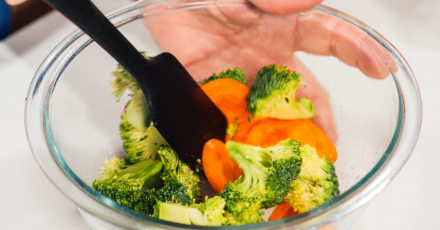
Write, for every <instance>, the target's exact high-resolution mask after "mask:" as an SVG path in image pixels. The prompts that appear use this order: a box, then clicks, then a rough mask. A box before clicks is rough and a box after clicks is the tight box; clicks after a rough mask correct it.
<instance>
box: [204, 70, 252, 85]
mask: <svg viewBox="0 0 440 230" xmlns="http://www.w3.org/2000/svg"><path fill="white" fill-rule="evenodd" d="M221 78H229V79H232V80H236V81H238V82H241V83H243V84H247V80H246V75H244V72H243V71H242V70H241V69H239V68H235V69H228V70H225V71H223V72H221V73H220V74H219V75H216V74H215V73H214V74H212V75H211V77H209V78H206V79H205V80H204V82H205V84H206V83H208V82H210V81H214V80H216V79H221Z"/></svg>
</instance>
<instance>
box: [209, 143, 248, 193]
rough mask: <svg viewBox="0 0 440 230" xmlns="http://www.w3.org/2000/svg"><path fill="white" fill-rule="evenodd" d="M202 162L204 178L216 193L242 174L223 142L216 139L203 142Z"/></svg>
mask: <svg viewBox="0 0 440 230" xmlns="http://www.w3.org/2000/svg"><path fill="white" fill-rule="evenodd" d="M202 164H203V170H204V171H205V175H206V178H207V179H208V181H209V184H210V185H211V187H212V189H213V190H214V191H215V192H216V193H217V194H219V193H220V192H221V191H222V190H224V189H225V185H226V184H228V182H229V181H231V182H234V181H235V180H237V179H238V178H239V177H240V175H241V174H242V171H241V170H240V168H239V167H238V164H237V163H236V162H235V161H234V160H232V159H231V158H230V157H229V155H228V152H227V150H226V146H225V143H223V142H222V141H220V140H217V139H211V140H209V141H208V142H206V143H205V146H204V147H203V153H202Z"/></svg>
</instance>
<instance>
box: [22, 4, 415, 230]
mask: <svg viewBox="0 0 440 230" xmlns="http://www.w3.org/2000/svg"><path fill="white" fill-rule="evenodd" d="M164 2H180V1H179V0H177V1H176V0H157V1H150V2H135V3H132V4H129V5H126V6H123V7H121V8H118V9H116V10H114V11H112V12H110V13H109V14H107V17H108V18H110V19H111V18H115V17H117V16H121V15H124V14H125V13H128V12H131V11H133V10H137V9H139V8H141V7H144V6H146V5H152V4H158V3H164ZM182 2H183V4H179V5H175V6H174V7H171V9H177V8H191V7H207V6H209V5H214V2H211V1H208V2H205V1H193V2H189V3H188V2H186V1H182ZM244 2H245V1H240V0H239V1H227V2H226V1H225V2H222V3H220V4H244ZM215 4H219V3H218V2H217V3H215ZM160 10H162V8H161V9H160ZM314 10H317V11H320V12H324V13H327V14H330V15H333V16H336V17H338V18H340V19H342V20H345V21H348V22H350V23H351V24H353V25H355V26H357V27H359V28H361V29H362V30H363V31H365V32H367V33H368V34H369V35H370V36H372V37H373V38H375V39H376V41H378V42H379V43H380V44H381V45H382V46H383V47H385V48H386V49H387V50H388V52H390V53H391V54H393V56H394V57H395V58H397V59H398V60H399V61H400V62H402V63H403V66H404V67H406V68H407V70H409V71H406V73H407V75H409V77H410V78H411V79H412V82H413V90H415V92H416V96H417V98H418V100H417V101H416V102H415V103H413V104H414V105H413V104H410V105H409V104H408V103H404V102H405V100H404V99H405V98H404V97H403V96H402V91H401V88H400V84H401V83H400V82H399V81H398V79H396V77H395V76H394V74H393V73H391V75H392V76H393V79H394V81H395V83H396V88H397V91H398V95H399V115H398V122H397V125H396V130H395V132H394V135H393V138H392V141H391V142H390V145H389V146H388V148H387V150H386V151H385V153H384V154H383V156H382V158H381V159H380V160H379V161H378V162H377V163H376V165H375V166H374V167H373V169H372V170H371V171H370V172H369V173H368V174H367V175H366V176H364V178H362V179H361V180H359V181H358V182H357V183H356V184H355V185H353V186H352V187H351V188H350V189H348V190H347V191H345V192H344V193H342V194H341V195H339V196H338V197H336V198H334V199H332V200H331V201H330V202H327V203H325V204H323V205H321V206H319V207H317V208H315V209H313V210H311V211H309V212H306V213H302V214H300V215H297V216H293V217H289V218H285V219H281V220H277V221H272V222H266V223H259V224H252V225H242V226H234V227H231V226H221V227H211V228H216V229H223V228H227V229H257V228H258V229H259V228H270V227H275V226H279V225H282V224H288V225H289V226H291V225H294V224H299V223H303V222H306V221H308V220H311V219H313V218H315V217H318V216H327V218H324V221H318V223H317V225H313V226H314V227H316V226H323V225H325V224H327V223H329V222H331V221H335V220H337V219H340V218H342V217H343V216H345V215H347V214H348V213H350V212H352V211H354V210H356V209H357V208H359V207H361V206H362V205H364V204H365V203H367V202H368V201H369V200H371V199H372V198H373V197H374V196H375V195H376V194H378V193H379V192H380V191H381V190H382V189H383V188H384V187H385V186H386V185H387V184H388V183H389V182H390V181H391V179H392V178H393V177H394V176H395V175H396V174H397V172H398V171H399V170H400V168H401V167H403V165H404V163H405V162H406V161H407V159H408V158H409V156H410V155H411V152H412V149H413V148H414V146H415V143H416V142H417V137H418V134H419V132H420V126H421V100H420V93H419V91H418V86H417V83H416V81H415V78H414V76H413V73H412V71H411V70H410V67H409V65H408V64H407V63H406V61H405V59H404V58H403V57H402V56H401V55H400V53H399V52H398V51H397V50H396V49H395V48H394V47H393V46H392V45H391V44H390V43H389V42H388V41H387V40H386V39H384V38H383V37H382V36H381V35H379V34H378V33H377V32H375V31H373V30H372V29H371V28H369V27H367V26H366V25H364V24H363V23H362V22H359V21H358V20H356V19H354V18H352V17H350V16H348V15H345V14H343V13H341V12H338V11H336V10H333V9H331V8H329V7H325V6H318V7H315V8H314ZM143 15H145V13H143V14H139V15H138V16H135V17H139V16H140V17H142V16H143ZM135 17H131V19H132V20H135V19H134V18H135ZM126 20H128V19H126ZM124 21H125V20H124ZM130 22H131V21H130ZM127 23H128V22H127ZM83 35H84V34H83V32H82V31H80V30H76V31H74V32H73V33H72V34H71V35H69V36H68V37H67V38H65V39H64V40H63V41H61V43H60V44H59V45H58V46H57V47H56V48H55V49H54V50H52V52H51V53H50V54H49V55H48V56H47V57H46V59H45V60H44V61H43V63H42V64H41V66H40V67H39V69H38V70H37V72H36V74H35V76H34V78H33V80H32V83H31V86H30V88H29V92H28V100H27V102H26V112H25V115H26V118H25V122H26V133H27V137H28V142H29V144H30V146H31V149H32V152H33V154H34V157H35V158H36V159H37V161H38V162H39V164H40V167H41V168H42V169H43V171H44V172H45V174H46V176H47V177H48V178H49V179H50V180H51V181H52V183H54V184H55V185H56V186H57V187H58V188H59V189H60V190H61V191H62V192H63V193H64V194H65V195H66V196H67V197H69V198H70V199H71V200H72V201H74V202H75V203H76V204H77V205H78V206H79V207H81V208H84V209H85V210H86V211H87V212H89V213H91V214H92V215H95V216H99V217H100V218H102V219H104V220H106V221H108V222H111V223H114V224H116V225H119V223H118V222H117V221H112V220H111V218H109V217H108V216H106V215H105V214H104V215H102V214H100V215H97V214H96V213H95V212H94V211H93V210H92V209H90V208H87V207H84V205H82V204H84V203H83V202H79V201H78V199H76V198H75V197H73V196H72V195H71V194H70V193H69V192H68V191H66V190H65V189H63V188H61V187H60V186H59V185H58V183H57V179H55V178H54V177H55V176H52V175H51V173H52V172H49V170H47V169H46V168H45V167H44V166H43V164H42V159H41V158H42V154H40V151H36V149H35V148H34V146H35V145H36V144H35V142H36V140H35V138H34V135H32V134H33V133H35V134H37V133H38V135H40V136H41V135H43V136H44V140H45V142H46V143H45V144H46V147H47V148H46V149H45V150H46V151H44V152H45V155H46V157H48V156H50V157H51V158H52V160H53V163H54V164H56V165H57V167H59V169H60V171H61V173H63V175H64V176H65V177H67V179H68V180H69V181H70V184H73V185H74V186H77V187H78V188H77V189H79V191H82V192H84V193H85V194H86V195H87V197H88V199H90V200H89V201H91V202H92V203H96V204H99V205H103V206H104V207H105V208H107V209H116V210H118V211H119V214H122V215H126V216H127V217H128V218H130V219H134V220H137V221H140V222H145V224H146V226H148V225H158V226H160V227H165V228H166V227H177V228H183V229H189V228H190V229H202V228H206V227H205V226H188V225H182V224H177V223H171V222H166V221H162V220H159V219H156V218H153V217H149V216H147V215H145V214H142V213H139V212H136V211H134V210H131V209H129V208H126V207H123V206H121V205H119V204H117V203H116V202H113V201H112V200H110V199H109V198H107V197H105V196H103V195H101V194H99V193H97V192H96V191H94V190H93V189H92V188H91V187H90V186H88V185H87V184H85V183H84V182H83V181H82V180H81V179H79V178H78V177H77V176H76V175H75V174H74V173H73V171H72V170H70V168H69V167H68V165H67V164H66V163H65V162H64V160H63V158H62V156H61V154H60V153H59V152H58V150H57V148H56V145H55V143H54V141H53V140H52V138H51V129H50V125H49V122H48V121H49V120H48V119H49V112H48V111H49V110H48V108H49V103H50V96H51V93H52V92H53V89H54V87H55V83H56V81H57V80H58V79H59V77H60V76H61V75H62V71H63V70H61V71H60V72H59V74H58V76H51V77H50V79H48V78H47V77H46V78H45V76H46V73H47V72H48V70H49V69H50V68H53V66H52V63H53V62H54V61H55V60H56V59H57V58H58V57H59V56H60V55H61V54H62V53H63V52H64V51H65V49H66V48H67V47H69V46H70V45H73V44H75V41H76V40H77V39H78V38H79V37H81V36H83ZM89 43H90V40H89V42H88V43H87V44H89ZM87 44H86V45H82V46H81V47H77V48H76V49H77V51H76V52H75V53H74V54H73V55H70V54H69V60H67V61H66V62H63V69H64V68H65V67H66V66H67V65H68V64H69V63H70V61H71V60H72V58H73V57H75V56H76V54H77V53H78V52H79V51H81V50H82V49H84V48H85V47H86V46H87ZM41 83H46V84H48V85H46V86H48V91H47V92H46V94H44V93H41V95H40V98H39V99H38V100H35V99H36V98H35V97H34V96H35V92H36V91H37V90H40V91H41V89H40V87H41V85H40V84H41ZM38 102H39V104H41V105H43V106H40V107H38V106H37V107H38V109H39V110H38V111H36V109H33V107H35V105H36V104H38ZM408 107H409V108H411V109H413V110H417V111H418V115H419V116H420V119H419V122H415V124H413V125H412V126H411V127H408V125H407V124H406V123H405V121H406V120H407V119H411V118H408V117H407V116H404V115H405V111H406V109H408ZM35 115H38V116H35ZM413 119H414V118H413ZM415 119H417V116H416V117H415ZM36 122H40V123H41V124H42V125H39V126H38V125H37V127H39V128H38V130H36V129H35V128H31V127H35V125H32V124H35V123H36ZM404 124H405V125H404ZM411 124H412V123H411ZM410 130H412V135H410V137H407V138H406V139H409V140H410V143H409V144H407V146H408V147H409V148H408V147H407V148H404V149H403V150H402V151H396V148H395V147H397V146H398V144H399V143H402V140H401V136H402V133H403V132H409V131H410ZM407 143H408V142H407ZM391 156H392V157H391ZM396 157H397V159H396ZM393 159H394V161H392V160H393ZM105 208H104V209H105ZM113 211H114V210H113ZM326 213H327V215H325V214H326ZM120 226H121V225H120Z"/></svg>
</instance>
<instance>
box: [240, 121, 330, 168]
mask: <svg viewBox="0 0 440 230" xmlns="http://www.w3.org/2000/svg"><path fill="white" fill-rule="evenodd" d="M287 138H292V139H293V140H295V141H298V142H300V143H301V146H304V145H306V144H308V145H310V146H312V147H315V148H316V152H317V153H318V156H319V157H321V158H322V157H324V156H327V158H328V159H329V161H330V162H332V163H335V161H336V159H337V157H338V153H337V152H336V148H335V146H334V145H333V143H332V142H331V141H330V139H328V137H327V135H325V133H324V132H323V131H322V130H321V129H320V128H318V127H317V126H316V125H315V124H313V122H312V121H310V120H309V119H298V120H278V119H273V118H268V119H263V120H260V121H258V122H257V123H256V124H255V125H253V126H252V128H251V130H250V131H249V133H248V134H247V136H246V140H245V141H244V143H246V144H250V145H253V146H261V147H263V148H266V147H269V146H272V145H275V144H277V143H278V142H280V141H282V140H285V139H287Z"/></svg>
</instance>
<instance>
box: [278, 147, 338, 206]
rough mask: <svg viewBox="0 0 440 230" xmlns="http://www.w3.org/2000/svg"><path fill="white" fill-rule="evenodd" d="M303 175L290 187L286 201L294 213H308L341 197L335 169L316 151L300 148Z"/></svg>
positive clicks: (309, 148)
mask: <svg viewBox="0 0 440 230" xmlns="http://www.w3.org/2000/svg"><path fill="white" fill-rule="evenodd" d="M300 155H301V157H302V162H303V163H302V165H301V173H300V174H299V175H298V178H297V179H296V180H295V181H293V182H292V184H291V185H290V191H289V193H288V194H287V196H286V198H285V200H286V201H287V202H289V203H290V204H291V205H292V207H293V209H294V211H299V213H303V212H307V211H309V210H311V209H313V208H315V207H317V206H319V205H321V204H324V203H325V202H327V201H328V200H330V199H332V198H333V197H335V196H337V195H339V188H338V187H339V183H338V177H337V175H336V173H335V167H334V166H333V164H332V163H331V162H330V161H329V160H328V159H327V157H324V158H319V157H318V154H317V153H316V149H315V148H313V147H310V146H309V145H305V146H303V147H300Z"/></svg>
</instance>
